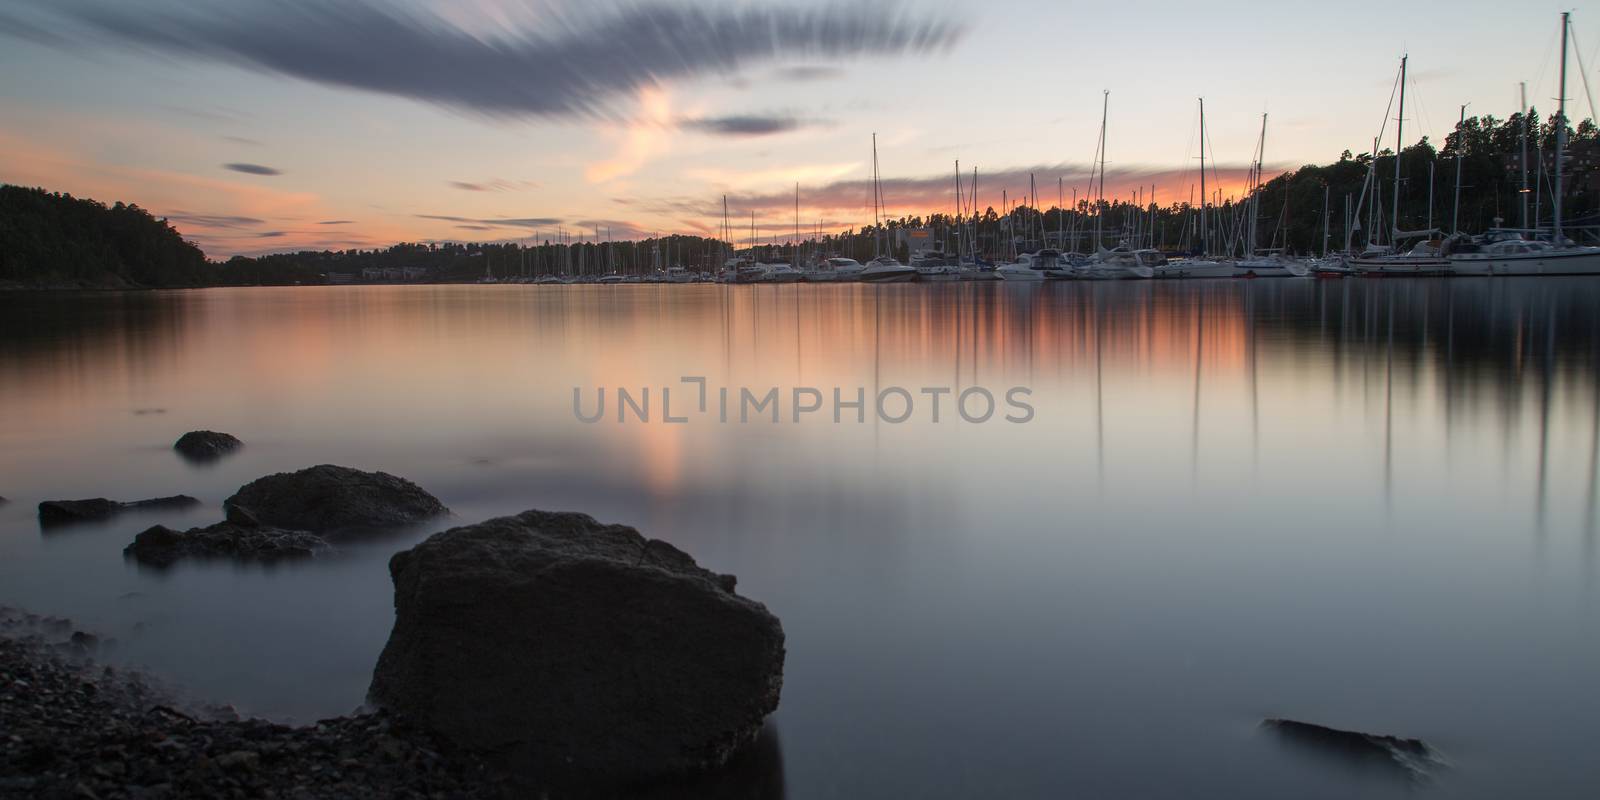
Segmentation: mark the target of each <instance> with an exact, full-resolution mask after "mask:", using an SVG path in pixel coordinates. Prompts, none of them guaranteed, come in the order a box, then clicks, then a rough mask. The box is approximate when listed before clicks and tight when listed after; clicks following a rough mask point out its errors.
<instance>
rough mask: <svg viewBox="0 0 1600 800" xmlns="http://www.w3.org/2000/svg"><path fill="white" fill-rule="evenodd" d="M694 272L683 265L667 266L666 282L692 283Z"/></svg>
mask: <svg viewBox="0 0 1600 800" xmlns="http://www.w3.org/2000/svg"><path fill="white" fill-rule="evenodd" d="M694 279H695V274H694V273H693V272H690V271H689V270H687V269H685V268H683V267H667V277H666V279H665V280H666V282H667V283H694Z"/></svg>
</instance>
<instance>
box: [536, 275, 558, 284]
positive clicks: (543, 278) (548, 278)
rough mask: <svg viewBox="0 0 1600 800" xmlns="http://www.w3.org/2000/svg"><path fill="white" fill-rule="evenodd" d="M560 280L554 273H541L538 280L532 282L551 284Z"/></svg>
mask: <svg viewBox="0 0 1600 800" xmlns="http://www.w3.org/2000/svg"><path fill="white" fill-rule="evenodd" d="M560 282H561V279H560V278H557V277H556V276H554V275H542V276H540V277H539V279H538V280H536V281H534V283H536V284H541V285H546V284H551V283H560Z"/></svg>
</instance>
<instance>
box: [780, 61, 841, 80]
mask: <svg viewBox="0 0 1600 800" xmlns="http://www.w3.org/2000/svg"><path fill="white" fill-rule="evenodd" d="M844 74H845V72H844V70H843V69H840V68H839V67H830V66H824V65H820V64H796V65H794V66H792V67H779V68H777V69H775V70H773V71H772V77H773V78H776V79H777V80H780V81H824V80H832V79H834V78H842V77H844Z"/></svg>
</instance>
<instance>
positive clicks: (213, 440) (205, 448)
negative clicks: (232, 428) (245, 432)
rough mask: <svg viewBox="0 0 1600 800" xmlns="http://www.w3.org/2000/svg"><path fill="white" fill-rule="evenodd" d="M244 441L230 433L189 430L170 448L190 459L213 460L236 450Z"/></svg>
mask: <svg viewBox="0 0 1600 800" xmlns="http://www.w3.org/2000/svg"><path fill="white" fill-rule="evenodd" d="M243 446H244V442H241V441H239V439H238V438H237V437H235V436H233V435H232V434H227V433H218V432H216V431H189V432H188V433H186V434H184V435H182V436H179V437H178V441H177V442H175V443H174V444H173V445H172V449H174V450H176V451H178V454H179V455H181V456H183V457H184V458H187V459H189V460H190V461H215V460H217V459H219V458H222V457H223V456H225V455H227V454H229V453H232V452H233V451H235V450H238V449H239V448H240V447H243Z"/></svg>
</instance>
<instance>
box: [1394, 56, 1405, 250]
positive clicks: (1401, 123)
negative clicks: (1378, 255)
mask: <svg viewBox="0 0 1600 800" xmlns="http://www.w3.org/2000/svg"><path fill="white" fill-rule="evenodd" d="M1407 58H1409V56H1401V57H1400V115H1399V116H1398V117H1396V118H1395V126H1394V202H1393V205H1394V208H1392V209H1390V214H1389V238H1390V244H1398V243H1397V242H1394V241H1393V239H1394V238H1395V235H1396V234H1397V233H1399V231H1400V152H1401V151H1402V150H1404V149H1405V139H1404V138H1402V136H1403V134H1402V133H1401V131H1402V130H1403V129H1404V128H1405V124H1406V59H1407Z"/></svg>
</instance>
